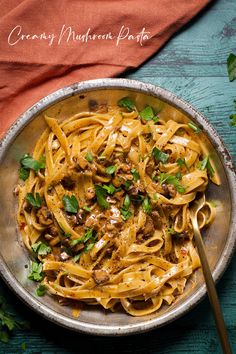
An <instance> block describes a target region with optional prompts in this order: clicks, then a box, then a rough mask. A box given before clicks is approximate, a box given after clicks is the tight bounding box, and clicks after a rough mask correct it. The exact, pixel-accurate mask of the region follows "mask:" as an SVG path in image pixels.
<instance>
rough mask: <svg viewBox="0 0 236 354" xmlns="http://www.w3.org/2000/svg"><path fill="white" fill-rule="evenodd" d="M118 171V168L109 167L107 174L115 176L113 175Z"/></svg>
mask: <svg viewBox="0 0 236 354" xmlns="http://www.w3.org/2000/svg"><path fill="white" fill-rule="evenodd" d="M116 170H117V167H116V166H108V167H107V168H106V174H107V175H113V173H115V172H116Z"/></svg>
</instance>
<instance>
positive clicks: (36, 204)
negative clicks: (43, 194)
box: [25, 193, 42, 208]
mask: <svg viewBox="0 0 236 354" xmlns="http://www.w3.org/2000/svg"><path fill="white" fill-rule="evenodd" d="M25 199H26V200H27V202H29V203H30V204H31V205H32V206H33V207H34V208H40V207H41V205H42V199H41V198H40V195H39V193H36V194H35V197H34V196H33V194H32V193H27V194H26V197H25Z"/></svg>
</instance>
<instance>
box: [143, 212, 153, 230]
mask: <svg viewBox="0 0 236 354" xmlns="http://www.w3.org/2000/svg"><path fill="white" fill-rule="evenodd" d="M154 231H155V228H154V223H153V220H152V218H151V217H150V216H149V215H147V218H146V223H145V226H144V228H143V233H144V235H150V234H153V232H154Z"/></svg>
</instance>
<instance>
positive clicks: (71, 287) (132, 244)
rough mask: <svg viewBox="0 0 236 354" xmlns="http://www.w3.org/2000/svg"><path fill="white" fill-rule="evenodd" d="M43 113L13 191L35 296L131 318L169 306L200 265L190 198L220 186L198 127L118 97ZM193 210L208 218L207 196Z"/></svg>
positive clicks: (211, 213)
mask: <svg viewBox="0 0 236 354" xmlns="http://www.w3.org/2000/svg"><path fill="white" fill-rule="evenodd" d="M160 116H161V115H160ZM45 121H46V123H47V129H46V130H45V131H44V133H43V134H42V135H41V136H40V138H39V140H38V141H37V143H36V145H35V148H34V150H33V153H32V155H29V154H26V155H24V156H23V157H22V159H21V168H20V177H21V179H22V180H24V182H23V183H21V182H20V183H19V185H18V187H17V190H16V192H17V194H18V215H17V218H18V223H19V227H20V230H21V235H22V238H23V241H24V244H25V246H26V247H27V248H28V249H29V250H30V252H32V254H33V255H34V257H35V259H36V260H37V261H34V262H32V269H31V273H30V275H29V278H30V279H32V280H35V281H39V282H40V283H41V285H40V287H39V295H42V293H43V292H44V291H45V289H47V291H48V292H49V293H51V294H53V295H56V296H58V298H59V299H64V298H67V299H73V300H79V301H82V302H84V303H86V304H88V305H97V304H99V305H100V306H102V307H103V308H105V309H110V310H112V311H116V310H118V309H119V308H120V307H121V306H122V308H123V309H124V310H125V311H126V312H127V313H129V314H131V315H133V316H142V315H147V314H151V313H153V312H155V311H157V310H158V309H160V308H161V306H162V304H164V303H165V304H168V305H170V304H172V303H173V302H174V301H175V300H176V298H177V297H178V296H179V295H180V294H182V293H183V292H184V289H185V286H186V282H187V281H188V279H189V278H190V276H191V275H192V274H193V272H194V270H196V269H197V268H198V267H199V266H200V261H199V257H198V254H197V251H196V249H195V246H194V241H193V230H192V226H191V221H190V216H189V207H190V203H191V202H193V201H194V200H195V198H196V196H197V193H198V192H204V191H205V189H206V187H207V185H208V183H209V179H211V180H212V181H213V182H214V183H216V184H220V181H219V178H218V175H217V173H216V171H215V168H214V166H213V165H212V161H210V158H209V156H208V155H206V151H205V150H204V145H203V144H202V143H201V139H200V135H201V132H200V130H199V128H198V127H197V126H196V125H195V124H193V123H191V122H190V123H189V124H183V123H177V122H176V121H174V120H172V119H169V120H163V119H161V117H159V116H158V114H156V113H155V111H154V109H153V108H152V107H150V106H147V107H144V108H143V110H142V111H141V112H139V111H138V110H137V109H136V107H135V105H134V102H133V101H132V100H131V99H129V98H128V97H124V98H122V99H121V100H120V101H119V102H118V105H117V106H104V105H103V106H97V107H96V108H95V109H94V110H93V111H92V110H89V111H87V112H81V113H78V114H76V115H74V116H72V117H70V118H67V119H64V120H61V121H59V120H57V119H56V118H54V117H49V116H45ZM198 218H199V226H200V228H203V227H204V226H206V225H208V224H210V223H211V222H212V220H213V219H214V208H213V207H212V205H211V204H210V203H206V205H205V207H204V208H203V209H202V210H201V211H200V213H199V216H198ZM40 290H41V294H40Z"/></svg>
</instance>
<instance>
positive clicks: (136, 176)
mask: <svg viewBox="0 0 236 354" xmlns="http://www.w3.org/2000/svg"><path fill="white" fill-rule="evenodd" d="M131 173H132V175H133V179H134V181H135V182H137V181H138V180H139V179H140V175H139V173H138V171H137V170H136V169H135V168H132V170H131Z"/></svg>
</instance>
